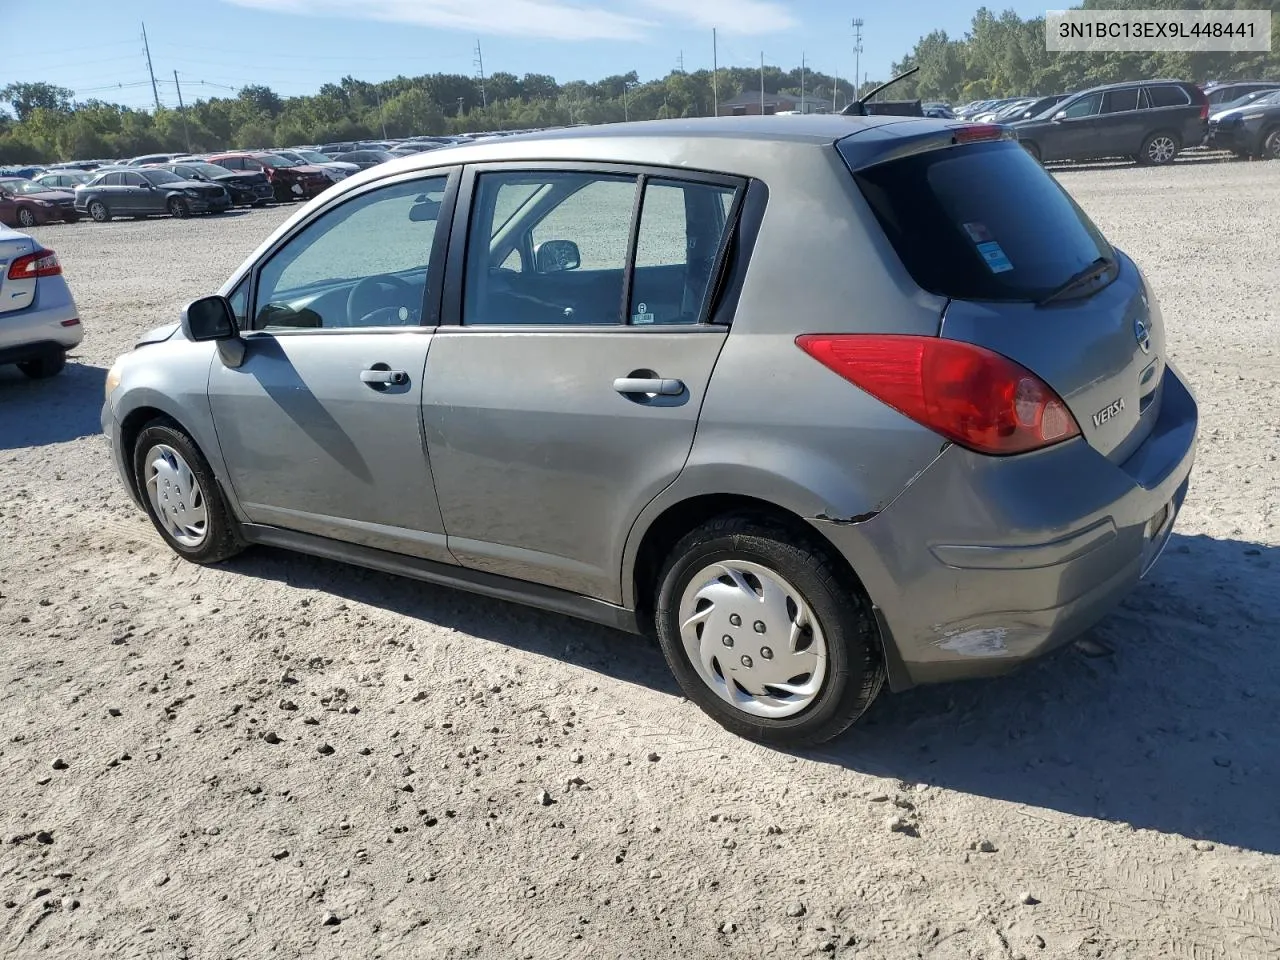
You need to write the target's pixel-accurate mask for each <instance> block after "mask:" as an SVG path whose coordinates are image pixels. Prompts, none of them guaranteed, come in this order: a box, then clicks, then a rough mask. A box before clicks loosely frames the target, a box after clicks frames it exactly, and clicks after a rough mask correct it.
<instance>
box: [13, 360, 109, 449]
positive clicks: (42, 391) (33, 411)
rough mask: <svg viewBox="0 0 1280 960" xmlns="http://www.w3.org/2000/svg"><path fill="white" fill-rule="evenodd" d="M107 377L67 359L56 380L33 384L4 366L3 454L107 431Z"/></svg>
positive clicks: (52, 378)
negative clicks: (100, 416)
mask: <svg viewBox="0 0 1280 960" xmlns="http://www.w3.org/2000/svg"><path fill="white" fill-rule="evenodd" d="M106 380H107V371H106V370H104V369H102V367H93V366H89V365H87V364H82V363H77V362H76V361H75V360H74V359H72V358H68V359H67V366H66V368H65V369H64V370H63V371H62V372H61V373H60V374H58V375H57V376H56V377H50V378H49V379H47V380H31V379H29V378H27V377H26V376H25V375H24V374H23V373H22V372H21V371H20V370H19V369H18V368H17V367H15V366H12V365H0V450H16V449H18V448H19V447H43V446H47V445H48V444H51V443H66V442H67V441H69V440H77V439H79V438H80V437H88V436H91V435H93V434H95V433H99V432H100V431H101V430H102V426H101V424H100V423H99V421H98V414H99V411H101V409H102V394H103V387H104V385H105V384H106Z"/></svg>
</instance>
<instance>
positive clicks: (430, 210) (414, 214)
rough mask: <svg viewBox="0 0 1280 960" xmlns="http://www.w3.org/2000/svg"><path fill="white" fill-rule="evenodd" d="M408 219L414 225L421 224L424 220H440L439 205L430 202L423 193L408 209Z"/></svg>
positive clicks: (433, 201) (432, 201)
mask: <svg viewBox="0 0 1280 960" xmlns="http://www.w3.org/2000/svg"><path fill="white" fill-rule="evenodd" d="M409 219H410V220H412V221H413V222H414V223H422V222H423V221H425V220H439V219H440V204H439V202H437V201H435V200H432V199H431V198H430V197H428V196H427V195H426V194H425V193H424V194H423V195H422V196H420V197H418V199H417V200H416V201H415V202H414V204H413V206H412V207H410V208H409Z"/></svg>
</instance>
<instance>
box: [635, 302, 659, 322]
mask: <svg viewBox="0 0 1280 960" xmlns="http://www.w3.org/2000/svg"><path fill="white" fill-rule="evenodd" d="M657 319H658V318H657V317H656V316H654V315H653V314H652V313H650V312H649V305H648V304H647V303H640V304H637V305H636V312H635V313H634V314H632V316H631V322H632V323H653V322H654V321H655V320H657Z"/></svg>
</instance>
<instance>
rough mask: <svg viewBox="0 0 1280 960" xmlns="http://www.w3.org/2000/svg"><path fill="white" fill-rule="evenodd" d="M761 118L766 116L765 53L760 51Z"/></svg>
mask: <svg viewBox="0 0 1280 960" xmlns="http://www.w3.org/2000/svg"><path fill="white" fill-rule="evenodd" d="M760 116H762V117H763V116H764V51H763V50H761V51H760Z"/></svg>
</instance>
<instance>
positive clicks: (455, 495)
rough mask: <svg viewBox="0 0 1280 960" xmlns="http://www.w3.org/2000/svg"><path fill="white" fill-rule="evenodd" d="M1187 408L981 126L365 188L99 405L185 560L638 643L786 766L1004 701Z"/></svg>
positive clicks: (1143, 565) (1183, 390)
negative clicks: (465, 595)
mask: <svg viewBox="0 0 1280 960" xmlns="http://www.w3.org/2000/svg"><path fill="white" fill-rule="evenodd" d="M1196 423H1197V412H1196V403H1195V400H1194V399H1193V397H1192V395H1191V393H1190V391H1189V390H1188V388H1187V386H1186V384H1185V383H1184V381H1183V380H1182V378H1181V376H1180V375H1179V374H1178V372H1177V370H1176V369H1175V368H1174V366H1173V364H1172V363H1170V361H1169V359H1168V356H1167V355H1166V352H1165V337H1164V330H1163V328H1162V324H1161V319H1160V310H1159V308H1158V307H1157V305H1156V302H1155V299H1154V298H1153V297H1152V295H1151V292H1150V290H1149V289H1148V287H1147V284H1146V282H1145V281H1144V279H1143V276H1142V273H1141V271H1140V270H1139V269H1138V267H1137V266H1136V265H1135V264H1134V263H1133V261H1132V260H1130V259H1129V258H1128V257H1127V256H1125V255H1124V254H1123V253H1121V252H1120V251H1119V250H1117V249H1115V248H1114V247H1112V246H1111V245H1110V244H1109V243H1108V242H1107V241H1106V239H1105V238H1104V237H1103V236H1102V235H1101V234H1100V233H1099V231H1098V229H1097V228H1096V227H1095V226H1094V225H1093V224H1092V223H1091V222H1090V221H1089V219H1088V217H1086V216H1085V215H1084V213H1083V212H1082V211H1081V210H1080V208H1079V207H1077V206H1076V204H1075V203H1074V202H1072V200H1071V198H1070V197H1068V196H1067V194H1066V193H1065V192H1064V191H1063V190H1062V189H1061V188H1060V187H1059V186H1058V185H1057V183H1056V182H1055V181H1054V180H1053V178H1052V177H1050V176H1049V175H1048V174H1047V173H1046V172H1045V171H1044V170H1043V169H1042V168H1041V167H1040V165H1039V164H1037V163H1036V162H1035V160H1033V159H1032V158H1031V157H1030V156H1028V155H1027V153H1026V151H1024V150H1023V149H1022V148H1021V147H1020V146H1019V145H1018V143H1017V141H1016V140H1014V139H1011V135H1010V134H1009V133H1008V131H1007V130H1006V128H1002V127H998V126H983V125H972V124H965V123H960V122H956V121H943V120H930V119H922V118H911V117H867V118H851V117H777V118H775V117H760V118H756V117H752V118H726V119H714V120H681V121H670V122H654V123H643V124H632V125H616V126H606V127H596V128H575V129H570V130H565V131H557V132H554V133H550V134H543V135H536V136H532V137H511V138H506V139H501V140H491V141H486V142H483V143H477V144H474V145H468V146H459V147H456V148H450V149H449V150H442V151H433V152H430V153H425V154H418V155H416V156H412V157H406V158H404V159H402V160H398V161H394V162H390V163H387V164H381V165H379V166H377V167H375V168H373V169H371V170H367V171H364V172H362V173H359V174H356V175H355V176H352V177H351V178H349V179H347V180H345V181H343V182H342V183H341V184H338V185H335V186H334V187H332V188H330V189H329V190H328V191H326V192H325V193H324V194H322V195H321V196H320V197H318V198H316V199H315V200H313V201H312V202H311V203H309V204H308V205H307V206H306V207H304V208H303V209H302V210H300V211H299V212H298V213H297V214H295V215H294V216H293V217H292V218H291V219H290V220H289V221H288V222H287V223H285V224H284V225H283V226H282V227H281V228H280V229H279V230H277V231H276V233H275V234H274V235H273V236H272V237H271V238H270V239H269V240H267V241H266V243H264V244H263V245H262V246H261V247H260V248H259V249H258V250H257V251H256V252H255V253H254V254H253V255H252V256H251V257H249V259H248V260H246V261H245V263H244V265H243V266H242V267H241V268H240V269H239V270H238V271H236V273H235V275H234V276H232V277H231V279H230V280H228V281H227V283H226V285H225V286H224V287H223V288H222V291H221V293H220V294H219V295H218V296H215V297H206V298H203V299H200V300H197V301H195V302H193V303H192V304H191V305H190V306H188V307H187V309H186V311H185V312H184V314H183V317H182V321H181V323H180V324H174V325H173V326H171V327H167V328H164V329H161V330H158V331H156V332H153V333H150V334H148V335H146V336H144V337H143V338H142V339H141V340H140V341H139V343H138V346H137V348H136V349H135V350H133V351H132V352H131V353H128V354H126V355H125V356H123V357H121V358H120V359H119V360H118V361H117V363H116V365H115V366H114V367H113V368H112V370H111V371H110V375H109V376H108V378H107V398H106V404H105V406H104V407H103V411H102V425H103V429H104V430H105V431H106V433H107V434H108V435H109V436H110V438H111V442H112V447H113V449H114V454H115V461H116V466H117V468H118V469H119V473H120V476H121V478H122V479H123V482H124V485H125V487H126V489H127V490H128V491H129V493H130V495H131V496H132V497H133V498H134V499H135V500H136V501H137V503H138V504H139V505H140V506H141V507H142V508H143V509H144V510H145V511H146V512H147V514H148V515H149V516H150V517H151V519H152V521H153V522H154V523H155V526H156V528H157V529H158V530H159V532H160V535H161V536H162V537H163V538H164V539H165V540H166V542H167V543H168V544H169V545H170V546H171V547H172V548H173V549H174V550H175V551H177V553H179V554H180V555H181V556H183V557H186V558H187V559H189V560H192V561H195V562H197V563H214V562H217V561H220V560H224V559H226V558H227V557H230V556H232V555H233V554H234V553H236V552H237V551H239V550H241V549H242V548H243V547H244V546H245V545H247V544H255V543H257V544H269V545H272V546H276V547H285V548H289V549H293V550H297V551H301V552H302V553H307V554H312V555H316V556H322V557H329V558H336V559H340V560H345V561H350V562H352V563H356V564H362V565H364V566H367V567H372V568H375V569H378V570H384V571H389V572H392V573H397V574H403V575H406V576H410V577H417V578H419V579H421V580H425V581H430V582H432V583H436V584H444V585H447V586H454V587H460V588H463V589H466V590H472V591H475V592H477V593H481V594H486V595H488V596H491V597H499V598H503V599H507V600H516V601H520V602H524V603H529V604H533V605H535V606H539V607H544V608H547V609H550V610H554V611H559V612H561V613H565V614H570V615H573V616H577V617H583V618H587V619H590V620H594V621H599V622H602V623H606V624H609V625H612V626H615V627H621V628H623V629H626V630H630V631H635V632H648V631H652V632H654V633H656V635H657V638H658V640H659V641H660V643H661V646H662V649H663V651H664V653H665V655H666V658H667V660H668V662H669V663H670V666H671V669H672V670H673V671H674V672H675V675H676V677H677V678H678V680H679V682H680V685H681V687H682V688H683V690H684V691H685V692H686V693H687V694H688V696H689V697H690V698H691V699H693V700H694V701H696V702H697V703H698V704H699V705H701V706H702V707H703V709H705V710H706V711H707V712H708V713H709V714H711V715H712V717H714V718H715V719H716V720H717V721H719V722H720V723H721V724H723V725H724V726H725V727H727V728H729V729H730V730H733V731H735V732H737V733H739V734H742V735H743V736H747V737H751V738H755V739H758V740H762V741H766V742H771V743H776V744H800V743H806V742H810V743H811V742H815V741H821V740H824V739H827V738H830V737H833V736H835V735H836V734H838V733H840V732H841V731H842V730H844V729H845V728H846V727H848V726H849V725H850V724H851V723H852V722H853V721H854V720H856V719H857V718H858V716H859V715H860V714H862V713H863V711H865V710H866V709H867V707H868V705H869V704H870V703H871V702H872V700H873V699H874V698H875V696H876V694H877V693H878V691H879V690H880V687H881V686H882V684H883V683H884V682H885V680H886V679H887V680H888V683H889V686H890V688H891V689H894V690H900V689H903V688H906V687H910V686H912V685H913V684H919V683H932V682H937V681H944V680H953V679H957V678H964V677H977V676H988V675H994V674H999V673H1003V672H1005V671H1008V670H1010V669H1012V668H1014V667H1016V666H1017V665H1019V664H1021V663H1024V662H1025V661H1027V660H1028V659H1030V658H1032V657H1035V656H1037V655H1039V654H1042V653H1044V652H1046V651H1047V650H1050V649H1051V648H1054V647H1057V646H1059V645H1060V644H1062V643H1063V642H1065V641H1067V640H1068V639H1070V638H1072V637H1075V636H1076V635H1078V634H1080V633H1081V632H1082V631H1084V630H1085V629H1087V628H1088V627H1089V626H1090V625H1091V624H1093V623H1094V622H1096V621H1097V620H1098V619H1099V618H1101V617H1102V616H1104V615H1105V614H1106V613H1107V612H1108V611H1109V610H1111V609H1112V608H1113V607H1114V606H1115V605H1116V604H1117V603H1118V602H1119V601H1120V599H1121V598H1122V597H1124V595H1125V594H1126V593H1127V592H1128V591H1129V590H1130V589H1131V588H1132V587H1133V586H1134V585H1135V584H1136V583H1137V582H1138V580H1139V579H1140V578H1141V577H1142V576H1143V575H1145V574H1146V573H1147V571H1148V570H1150V568H1151V566H1152V564H1153V563H1154V562H1155V560H1156V557H1157V556H1158V555H1159V553H1160V551H1161V548H1162V547H1163V546H1164V545H1165V542H1166V540H1167V539H1168V537H1169V533H1170V529H1171V527H1172V526H1173V523H1174V519H1175V517H1176V516H1177V513H1178V509H1179V507H1180V506H1181V504H1182V502H1183V498H1184V497H1185V495H1186V492H1187V483H1188V477H1189V474H1190V472H1191V466H1192V459H1193V455H1194V449H1195V440H1196Z"/></svg>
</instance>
